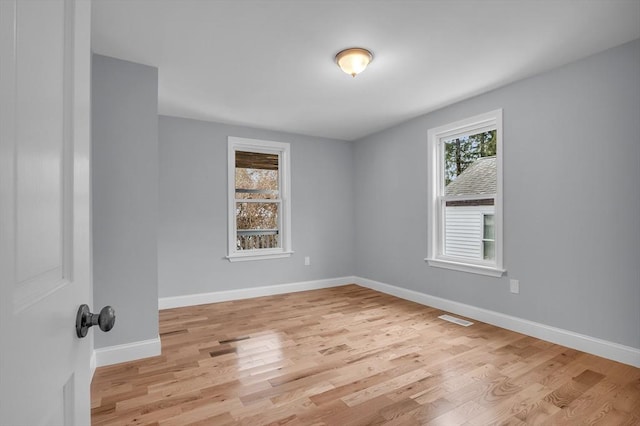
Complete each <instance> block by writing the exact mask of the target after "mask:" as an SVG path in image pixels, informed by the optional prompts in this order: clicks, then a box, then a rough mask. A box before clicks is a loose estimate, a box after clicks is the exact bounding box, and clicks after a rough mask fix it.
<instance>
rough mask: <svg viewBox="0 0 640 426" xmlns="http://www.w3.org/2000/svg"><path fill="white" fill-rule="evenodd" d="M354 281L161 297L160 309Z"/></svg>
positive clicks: (337, 280) (297, 284)
mask: <svg viewBox="0 0 640 426" xmlns="http://www.w3.org/2000/svg"><path fill="white" fill-rule="evenodd" d="M354 280H355V277H341V278H329V279H326V280H315V281H302V282H297V283H289V284H277V285H269V286H263V287H251V288H243V289H240V290H226V291H214V292H211V293H198V294H189V295H186V296H173V297H161V298H159V299H158V309H170V308H181V307H183V306H194V305H204V304H207V303H217V302H226V301H229V300H240V299H250V298H252V297H260V296H272V295H274V294H283V293H295V292H298V291H306V290H318V289H321V288H329V287H338V286H341V285H347V284H353V283H355V281H354Z"/></svg>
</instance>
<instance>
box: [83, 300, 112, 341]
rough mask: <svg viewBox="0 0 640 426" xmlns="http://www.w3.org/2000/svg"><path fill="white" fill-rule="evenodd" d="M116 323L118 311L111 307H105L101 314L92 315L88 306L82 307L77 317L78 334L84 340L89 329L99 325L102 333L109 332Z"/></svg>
mask: <svg viewBox="0 0 640 426" xmlns="http://www.w3.org/2000/svg"><path fill="white" fill-rule="evenodd" d="M115 323H116V311H114V310H113V308H112V307H111V306H105V307H104V308H102V309H101V310H100V313H99V314H92V313H91V311H89V306H88V305H80V307H79V308H78V314H77V315H76V334H77V335H78V337H80V338H83V337H85V336H86V335H87V331H88V330H89V327H93V326H94V325H97V326H98V327H100V330H102V331H109V330H111V329H112V328H113V325H114V324H115Z"/></svg>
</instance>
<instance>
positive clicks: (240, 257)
mask: <svg viewBox="0 0 640 426" xmlns="http://www.w3.org/2000/svg"><path fill="white" fill-rule="evenodd" d="M292 254H293V252H292V251H280V252H276V253H274V252H270V253H242V254H238V253H236V254H232V255H229V256H226V259H227V260H228V261H229V262H245V261H248V260H267V259H281V258H284V257H290V256H291V255H292Z"/></svg>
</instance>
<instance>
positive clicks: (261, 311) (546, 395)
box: [91, 285, 640, 426]
mask: <svg viewBox="0 0 640 426" xmlns="http://www.w3.org/2000/svg"><path fill="white" fill-rule="evenodd" d="M443 313H444V312H442V311H440V310H438V309H433V308H429V307H425V306H422V305H418V304H415V303H412V302H408V301H405V300H402V299H398V298H395V297H392V296H389V295H385V294H382V293H378V292H375V291H372V290H369V289H365V288H362V287H359V286H356V285H348V286H343V287H336V288H331V289H324V290H314V291H307V292H301V293H291V294H285V295H277V296H268V297H260V298H256V299H248V300H241V301H233V302H225V303H216V304H210V305H200V306H194V307H188V308H178V309H167V310H163V311H161V312H160V336H161V340H162V355H161V356H158V357H154V358H148V359H145V360H140V361H134V362H129V363H123V364H118V365H113V366H108V367H102V368H98V369H97V371H96V374H95V376H94V379H93V383H92V395H91V396H92V398H91V399H92V423H93V424H94V425H149V424H150V425H190V424H193V425H234V424H241V425H267V424H274V425H377V424H387V425H419V424H428V425H470V426H485V425H493V424H503V425H535V424H549V425H572V424H575V425H589V424H599V425H640V369H638V368H634V367H631V366H628V365H624V364H620V363H617V362H614V361H609V360H605V359H603V358H599V357H596V356H593V355H589V354H585V353H582V352H579V351H576V350H572V349H568V348H566V347H562V346H559V345H555V344H552V343H548V342H545V341H542V340H539V339H535V338H532V337H527V336H524V335H522V334H518V333H514V332H511V331H507V330H504V329H501V328H497V327H494V326H491V325H488V324H484V323H479V322H477V321H474V322H475V324H473V325H472V326H470V327H462V326H459V325H456V324H452V323H449V322H445V321H443V320H441V319H438V316H439V315H441V314H443ZM472 321H473V320H472Z"/></svg>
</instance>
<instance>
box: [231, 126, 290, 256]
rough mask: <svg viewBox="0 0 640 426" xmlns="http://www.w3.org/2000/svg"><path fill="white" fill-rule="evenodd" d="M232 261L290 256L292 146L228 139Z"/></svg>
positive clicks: (253, 140)
mask: <svg viewBox="0 0 640 426" xmlns="http://www.w3.org/2000/svg"><path fill="white" fill-rule="evenodd" d="M228 168H229V254H228V256H227V258H228V259H229V260H230V261H236V260H257V259H270V258H277V257H287V256H290V255H291V253H292V252H291V232H290V230H291V225H290V224H291V213H290V212H291V208H290V198H289V192H290V177H289V144H287V143H281V142H271V141H262V140H255V139H243V138H236V137H229V142H228Z"/></svg>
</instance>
